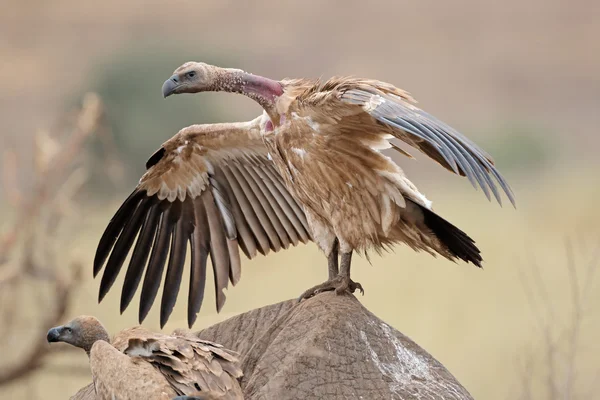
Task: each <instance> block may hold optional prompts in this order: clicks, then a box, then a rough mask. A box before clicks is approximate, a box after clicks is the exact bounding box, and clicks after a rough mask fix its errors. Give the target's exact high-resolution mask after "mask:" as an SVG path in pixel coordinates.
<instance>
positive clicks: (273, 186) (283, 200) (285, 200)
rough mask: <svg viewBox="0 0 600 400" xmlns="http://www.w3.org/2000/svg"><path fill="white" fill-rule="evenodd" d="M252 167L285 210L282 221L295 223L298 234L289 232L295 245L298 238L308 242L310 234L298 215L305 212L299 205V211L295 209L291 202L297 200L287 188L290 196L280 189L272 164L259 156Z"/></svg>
mask: <svg viewBox="0 0 600 400" xmlns="http://www.w3.org/2000/svg"><path fill="white" fill-rule="evenodd" d="M269 162H270V161H269ZM252 167H253V169H254V171H255V172H256V174H257V175H258V176H259V177H260V179H262V180H263V181H264V182H265V185H266V186H267V188H268V189H269V191H270V192H271V194H272V196H273V197H274V198H275V199H276V202H277V204H278V205H279V207H280V209H281V211H282V212H283V217H282V218H280V219H282V223H283V220H287V221H289V223H291V224H292V225H293V229H294V230H295V232H296V235H293V234H291V233H290V232H288V234H290V239H292V240H293V241H294V240H295V241H294V245H296V244H297V239H298V238H299V239H300V240H301V241H302V242H303V243H306V242H307V241H308V240H309V235H308V232H306V229H305V227H304V224H303V223H302V221H301V219H302V218H300V217H299V216H298V214H300V215H301V216H302V217H304V213H303V212H302V211H301V210H300V209H299V206H298V210H297V211H296V210H294V209H293V207H292V205H291V204H290V203H295V201H294V200H293V199H292V197H291V195H290V194H289V193H287V190H285V188H282V189H283V190H284V191H285V192H286V194H287V195H288V196H287V197H286V196H285V195H284V194H283V193H282V192H281V190H282V189H280V188H279V187H278V185H277V182H275V181H274V180H277V179H276V178H274V177H273V176H272V175H271V173H270V171H269V170H270V167H271V166H270V165H265V163H264V162H263V160H261V159H260V158H258V157H255V158H254V164H253V166H252ZM286 229H288V228H286Z"/></svg>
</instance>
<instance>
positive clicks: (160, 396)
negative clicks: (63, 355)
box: [47, 316, 243, 400]
mask: <svg viewBox="0 0 600 400" xmlns="http://www.w3.org/2000/svg"><path fill="white" fill-rule="evenodd" d="M47 340H48V343H52V342H65V343H68V344H71V345H73V346H75V347H79V348H81V349H83V350H84V351H85V352H86V353H87V354H88V356H89V361H90V369H91V372H92V378H93V383H94V390H95V394H96V398H97V399H99V400H105V399H107V400H108V399H110V400H112V399H121V400H125V399H129V400H137V399H139V400H142V399H149V400H170V399H172V398H174V397H175V396H178V395H193V394H197V393H202V394H203V395H208V394H210V395H211V396H213V397H214V398H220V399H224V400H225V399H230V400H239V399H243V395H242V391H241V388H240V386H239V383H238V380H237V379H238V378H240V377H241V376H242V370H241V368H240V361H239V359H238V354H237V353H235V352H233V351H231V350H228V349H225V348H223V346H221V345H219V344H216V343H213V342H210V341H207V340H201V339H198V338H197V337H194V336H193V335H187V334H183V333H177V332H174V333H173V335H163V334H159V333H154V332H150V331H148V330H146V329H144V328H142V327H139V326H138V327H134V328H130V329H125V330H123V331H121V332H119V333H118V334H116V335H115V336H114V337H113V339H112V341H111V340H110V337H109V335H108V332H107V331H106V329H105V328H104V326H102V324H101V323H100V321H98V320H97V319H96V318H95V317H90V316H80V317H77V318H75V319H73V320H72V321H70V322H69V323H67V324H65V325H62V326H57V327H55V328H52V329H50V330H49V331H48V334H47ZM86 389H87V388H84V389H82V391H80V392H83V391H85V390H86Z"/></svg>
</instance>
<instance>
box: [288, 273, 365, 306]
mask: <svg viewBox="0 0 600 400" xmlns="http://www.w3.org/2000/svg"><path fill="white" fill-rule="evenodd" d="M332 290H333V291H335V294H338V295H339V294H344V293H354V292H355V291H356V290H360V294H362V295H364V294H365V290H364V289H363V287H362V285H361V284H360V283H358V282H354V281H353V280H352V279H350V277H349V276H347V275H338V276H336V277H335V278H333V279H330V280H328V281H325V282H323V283H321V284H320V285H317V286H315V287H312V288H310V289H308V290H307V291H305V292H304V293H302V294H301V295H300V297H298V301H302V300H307V299H310V298H311V297H313V296H315V295H317V294H319V293H323V292H330V291H332Z"/></svg>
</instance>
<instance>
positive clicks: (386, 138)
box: [163, 62, 515, 298]
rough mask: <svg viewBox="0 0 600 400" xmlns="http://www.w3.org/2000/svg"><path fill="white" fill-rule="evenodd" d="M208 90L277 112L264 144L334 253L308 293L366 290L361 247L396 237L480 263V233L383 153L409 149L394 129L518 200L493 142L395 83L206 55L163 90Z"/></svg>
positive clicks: (316, 233)
mask: <svg viewBox="0 0 600 400" xmlns="http://www.w3.org/2000/svg"><path fill="white" fill-rule="evenodd" d="M207 91H224V92H231V93H240V94H243V95H246V96H248V97H250V98H252V99H253V100H255V101H257V102H258V103H259V104H260V105H261V106H262V107H263V109H264V111H265V116H268V118H269V119H268V121H267V122H266V123H265V125H264V126H263V127H261V129H262V131H263V132H264V134H263V139H264V142H265V145H266V147H267V149H268V150H269V152H270V154H271V156H272V159H273V162H274V164H275V166H276V168H277V170H278V171H279V174H280V175H281V176H282V177H283V179H284V181H285V185H286V188H287V189H288V190H289V191H290V193H291V194H292V195H293V196H294V198H295V199H296V201H298V203H299V204H301V205H302V208H303V210H304V212H305V214H306V218H307V220H308V224H309V228H310V232H311V234H312V236H313V239H314V241H315V242H316V243H317V244H318V246H319V247H320V248H321V250H323V252H324V253H325V254H326V255H327V256H328V258H329V280H328V281H327V282H325V283H323V284H321V285H318V286H316V287H314V288H312V289H309V290H307V291H306V292H305V293H304V294H303V295H302V296H301V298H307V297H310V296H312V295H314V294H315V293H318V292H320V291H323V290H335V291H336V292H338V293H339V292H344V291H348V290H349V291H351V292H353V291H354V290H356V289H357V288H358V289H361V291H362V287H361V286H360V284H358V283H355V282H353V281H352V280H351V279H350V264H351V256H352V252H353V251H360V252H366V251H367V250H371V249H373V250H376V251H381V250H382V249H384V248H386V247H387V246H389V245H392V244H394V243H406V244H407V245H409V246H410V247H412V248H413V249H415V250H424V251H427V252H429V253H431V254H433V253H434V252H436V253H438V254H441V255H442V256H444V257H446V258H448V259H450V260H455V259H457V258H458V259H462V260H465V261H467V262H472V263H473V264H475V265H477V266H481V261H482V258H481V256H480V251H479V249H478V248H477V247H476V246H475V244H474V241H473V240H472V239H471V238H470V237H469V236H467V235H466V234H465V233H464V232H462V231H461V230H459V229H458V228H456V227H455V226H453V225H452V224H450V223H449V222H447V221H445V220H444V219H442V218H441V217H439V216H438V215H437V214H435V213H434V212H433V210H432V207H431V202H430V201H429V200H427V198H426V197H425V196H424V195H423V194H421V193H420V192H419V191H418V190H417V188H416V187H415V185H413V184H412V183H411V182H410V181H409V180H408V179H407V178H406V176H405V175H404V173H403V171H402V170H401V169H400V167H399V166H398V165H397V164H395V163H394V162H393V161H392V160H391V159H389V158H388V157H386V156H385V155H383V154H381V150H382V149H386V148H392V147H393V148H396V149H397V150H400V149H399V148H397V147H396V146H394V145H393V144H392V142H390V140H391V139H400V140H401V141H404V142H406V143H407V144H409V145H411V146H413V147H416V148H417V149H419V150H420V151H422V152H424V153H425V154H426V155H428V156H429V157H431V158H432V159H434V160H435V161H437V162H438V163H439V164H441V165H442V166H444V167H445V168H446V169H448V170H450V171H453V172H455V173H456V174H460V175H463V176H466V177H467V178H468V179H469V180H470V181H471V183H472V184H473V186H475V188H477V186H479V187H481V189H482V190H483V192H484V193H485V194H486V196H487V197H488V199H490V193H491V194H493V195H494V197H495V198H496V199H497V201H498V202H499V203H501V197H500V192H499V190H498V188H497V187H496V182H497V183H498V184H499V186H500V187H501V188H502V190H503V191H504V192H505V193H506V195H507V196H508V198H509V200H510V201H511V202H512V203H513V205H514V204H515V203H514V196H513V193H512V191H511V189H510V187H509V185H508V183H507V182H506V181H505V180H504V178H503V177H502V176H501V175H500V173H499V172H498V171H497V170H496V168H495V167H494V162H493V160H492V158H491V157H490V156H489V155H488V154H487V153H486V152H484V151H483V150H482V149H480V148H479V147H478V146H477V145H476V144H474V143H473V142H472V141H471V140H469V139H467V138H466V137H464V136H463V135H462V134H460V133H459V132H457V131H456V130H455V129H453V128H451V127H450V126H448V125H447V124H445V123H443V122H441V121H440V120H438V119H437V118H435V117H433V116H431V115H430V114H428V113H426V112H424V111H423V110H421V109H419V108H417V107H416V106H415V105H414V103H415V101H414V99H413V98H412V97H411V96H410V95H409V94H408V93H407V92H405V91H403V90H401V89H398V88H396V87H394V86H393V85H391V84H388V83H385V82H380V81H377V80H371V79H360V78H344V77H341V78H340V77H336V78H332V79H329V80H327V81H325V82H320V81H319V80H310V79H284V80H282V81H274V80H271V79H268V78H264V77H261V76H256V75H252V74H249V73H246V72H244V71H241V70H238V69H229V68H220V67H216V66H212V65H208V64H204V63H198V62H188V63H185V64H183V65H182V66H180V67H179V68H177V69H176V70H175V72H174V74H173V75H172V76H171V77H170V78H169V79H167V80H166V81H165V83H164V84H163V96H164V97H167V96H170V95H172V94H178V93H198V92H207ZM400 152H401V153H402V154H406V153H405V152H404V151H402V150H400ZM494 180H495V181H496V182H494ZM338 251H340V252H341V271H339V270H338ZM338 271H339V273H338Z"/></svg>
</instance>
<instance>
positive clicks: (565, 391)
mask: <svg viewBox="0 0 600 400" xmlns="http://www.w3.org/2000/svg"><path fill="white" fill-rule="evenodd" d="M583 248H584V247H580V249H583ZM565 251H566V264H567V265H566V271H567V273H568V282H567V285H568V286H569V287H568V288H565V290H564V291H565V292H566V291H568V292H569V295H570V297H571V308H570V311H569V315H568V318H566V321H565V322H566V324H567V329H566V330H564V328H563V327H562V326H561V325H560V322H561V321H560V318H558V314H559V313H558V311H557V310H556V309H555V308H554V304H553V303H551V301H550V300H551V298H552V297H551V296H550V295H549V293H550V292H554V291H550V290H549V289H548V288H547V286H546V283H545V281H544V279H543V276H542V274H541V273H540V268H539V265H538V263H537V261H536V260H535V258H534V257H533V256H531V257H530V263H529V265H530V270H531V278H529V277H528V276H527V274H526V273H525V271H524V270H522V271H520V278H521V281H522V283H523V288H524V291H525V296H526V298H527V302H528V303H529V306H530V308H531V311H532V315H533V317H534V320H535V321H536V325H537V326H538V328H539V329H540V331H541V334H542V337H543V338H544V341H543V350H542V351H543V353H542V358H543V359H544V360H545V362H544V363H543V365H544V368H545V374H544V385H543V386H544V387H545V389H546V391H547V393H546V395H544V396H543V397H542V396H537V397H538V398H544V399H549V400H559V399H560V400H572V399H576V398H582V399H588V398H595V395H596V396H597V395H598V393H597V392H596V393H595V392H594V390H596V391H597V390H598V387H597V382H596V380H597V377H590V378H592V382H593V384H594V385H596V386H595V387H593V388H590V389H588V390H587V391H586V395H585V396H582V397H578V394H581V393H582V392H583V391H582V390H581V388H580V387H579V386H580V384H579V382H580V381H581V379H579V378H580V377H579V376H578V364H579V362H580V358H583V357H584V353H581V352H580V344H581V337H582V327H583V322H584V319H585V314H586V313H585V305H586V304H587V303H588V302H589V299H590V296H591V293H592V292H593V290H592V287H593V278H594V276H595V273H596V270H597V269H598V268H599V267H600V262H599V261H600V246H597V247H596V248H595V250H594V253H593V254H592V257H591V259H590V260H589V262H585V263H583V264H584V265H585V269H584V274H583V276H584V279H585V281H584V283H583V285H582V284H581V283H580V278H579V276H580V271H579V269H578V268H577V266H578V262H577V261H576V257H575V248H574V246H573V244H572V242H571V241H570V240H566V242H565ZM586 261H587V260H586ZM544 315H545V316H544ZM534 359H535V357H534V353H533V352H531V354H528V355H525V360H526V362H525V364H524V365H523V366H522V367H521V371H522V373H521V377H520V381H521V383H520V385H521V389H520V392H521V393H522V394H521V396H520V397H521V398H522V399H524V400H525V399H531V398H535V397H536V396H535V395H534V394H533V393H532V389H531V388H532V387H534V386H536V385H534V384H533V382H532V381H533V380H534V376H535V371H534V368H533V367H532V365H533V360H534ZM582 371H583V370H582ZM598 376H600V372H599V375H598Z"/></svg>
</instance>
